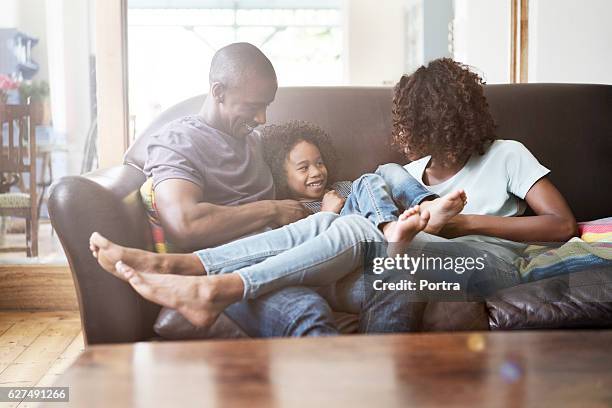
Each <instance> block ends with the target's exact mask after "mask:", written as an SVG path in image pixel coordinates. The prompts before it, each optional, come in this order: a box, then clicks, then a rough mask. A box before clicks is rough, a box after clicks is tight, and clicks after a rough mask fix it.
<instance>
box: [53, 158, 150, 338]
mask: <svg viewBox="0 0 612 408" xmlns="http://www.w3.org/2000/svg"><path fill="white" fill-rule="evenodd" d="M143 182H144V175H143V174H142V172H141V171H140V170H138V169H137V168H135V167H132V166H129V165H122V166H116V167H113V168H110V169H105V170H98V171H96V172H93V173H89V174H87V175H84V176H69V177H63V178H61V179H60V180H58V181H57V182H56V183H55V184H54V185H53V186H52V187H51V189H50V194H49V203H48V206H49V214H50V217H51V223H52V225H53V228H54V229H55V231H56V232H57V235H58V237H59V239H60V242H61V244H62V247H63V248H64V252H65V253H66V257H67V258H68V263H69V265H70V270H71V272H72V277H73V279H74V283H75V286H76V291H77V297H78V301H79V307H80V312H81V321H82V325H83V334H84V337H85V341H86V343H87V344H98V343H115V342H134V341H142V340H147V339H149V338H151V337H153V336H154V332H153V324H154V322H155V318H156V317H157V314H158V312H159V306H157V305H154V304H152V303H150V302H148V301H146V300H144V299H143V298H142V297H140V296H138V295H137V294H136V292H134V291H133V289H132V288H131V287H130V286H129V285H128V284H126V283H125V282H122V281H121V280H119V279H117V278H115V277H114V276H112V275H110V274H109V273H107V272H105V271H104V270H103V269H102V268H101V267H100V266H99V265H98V263H97V262H96V260H95V259H94V257H93V256H92V255H91V252H90V251H89V236H90V235H91V233H92V232H94V231H98V232H100V233H101V234H103V235H104V236H106V237H108V238H109V239H111V240H113V241H116V242H117V243H119V244H121V245H126V246H130V247H136V248H143V249H145V248H150V247H151V242H150V240H151V238H150V231H149V226H148V223H147V219H146V214H145V210H144V207H143V205H142V203H141V201H140V197H139V193H138V189H139V187H140V185H141V184H142V183H143Z"/></svg>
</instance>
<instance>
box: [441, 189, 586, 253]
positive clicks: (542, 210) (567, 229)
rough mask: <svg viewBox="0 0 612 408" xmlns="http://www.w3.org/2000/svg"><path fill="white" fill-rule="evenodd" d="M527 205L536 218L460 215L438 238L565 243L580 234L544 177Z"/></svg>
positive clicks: (571, 217)
mask: <svg viewBox="0 0 612 408" xmlns="http://www.w3.org/2000/svg"><path fill="white" fill-rule="evenodd" d="M525 201H526V202H527V204H528V205H529V207H530V208H531V209H532V210H533V212H534V213H535V215H533V216H524V217H498V216H492V215H469V214H468V215H463V214H459V215H456V216H455V217H453V218H452V219H451V220H450V221H449V222H448V223H447V224H446V225H445V226H444V228H442V231H441V232H440V234H439V235H440V236H442V237H445V238H455V237H459V236H463V235H472V234H476V235H488V236H492V237H498V238H505V239H509V240H511V241H518V242H566V241H567V240H569V239H570V238H571V237H573V236H575V235H576V233H577V232H578V229H577V226H576V219H575V218H574V215H573V214H572V210H571V209H570V208H569V206H568V205H567V202H566V201H565V198H563V196H562V195H561V193H560V192H559V190H557V189H556V187H555V186H554V185H553V184H552V183H551V182H550V180H549V179H548V178H547V177H542V178H541V179H540V180H538V181H537V182H536V183H535V184H534V185H533V186H532V187H531V189H530V190H529V192H527V195H526V196H525Z"/></svg>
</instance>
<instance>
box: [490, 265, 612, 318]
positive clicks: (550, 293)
mask: <svg viewBox="0 0 612 408" xmlns="http://www.w3.org/2000/svg"><path fill="white" fill-rule="evenodd" d="M486 306H487V309H488V312H489V326H490V328H491V329H492V330H511V329H565V328H574V327H584V328H588V327H610V326H611V325H612V268H610V267H609V266H600V267H597V268H593V269H589V270H586V271H581V272H577V273H573V274H569V275H561V276H555V277H552V278H549V279H544V280H541V281H536V282H531V283H526V284H522V285H517V286H514V287H511V288H508V289H504V290H501V291H499V292H497V293H496V294H495V295H493V296H492V297H490V298H489V299H487V302H486Z"/></svg>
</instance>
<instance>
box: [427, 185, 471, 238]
mask: <svg viewBox="0 0 612 408" xmlns="http://www.w3.org/2000/svg"><path fill="white" fill-rule="evenodd" d="M466 203H467V196H466V194H465V191H463V190H457V191H453V192H452V193H448V194H446V195H445V196H443V197H439V198H436V199H435V200H431V201H423V202H421V204H420V206H421V208H422V209H423V210H429V213H430V214H431V217H430V219H429V223H428V224H427V227H425V232H427V233H429V234H434V235H436V234H438V233H439V232H440V231H441V230H442V228H443V227H444V226H445V225H446V223H447V222H448V221H449V220H450V219H451V218H453V217H454V216H455V215H457V214H459V213H460V212H461V210H463V207H465V204H466Z"/></svg>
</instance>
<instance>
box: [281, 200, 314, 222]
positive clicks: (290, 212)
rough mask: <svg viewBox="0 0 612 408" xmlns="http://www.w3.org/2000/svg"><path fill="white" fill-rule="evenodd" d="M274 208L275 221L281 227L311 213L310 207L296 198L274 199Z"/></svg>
mask: <svg viewBox="0 0 612 408" xmlns="http://www.w3.org/2000/svg"><path fill="white" fill-rule="evenodd" d="M274 208H275V216H274V223H275V224H276V225H277V226H279V227H282V226H283V225H287V224H291V223H292V222H296V221H298V220H301V219H302V218H306V217H308V216H309V215H310V212H309V211H308V209H306V207H304V206H303V205H302V204H300V202H299V201H295V200H278V201H274Z"/></svg>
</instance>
